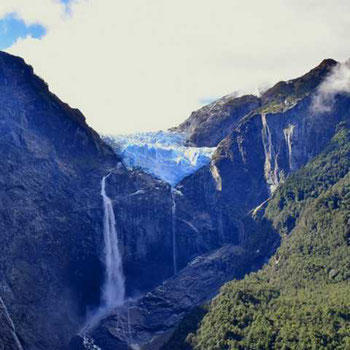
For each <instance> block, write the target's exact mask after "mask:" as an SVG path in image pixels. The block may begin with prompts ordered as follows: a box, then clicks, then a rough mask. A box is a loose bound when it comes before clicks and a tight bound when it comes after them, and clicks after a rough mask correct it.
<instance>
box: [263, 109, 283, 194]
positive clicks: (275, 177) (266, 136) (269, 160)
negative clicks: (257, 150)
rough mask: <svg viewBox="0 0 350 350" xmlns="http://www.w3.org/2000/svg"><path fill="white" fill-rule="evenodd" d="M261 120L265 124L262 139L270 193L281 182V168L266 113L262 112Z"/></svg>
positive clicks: (265, 172)
mask: <svg viewBox="0 0 350 350" xmlns="http://www.w3.org/2000/svg"><path fill="white" fill-rule="evenodd" d="M261 121H262V125H263V128H262V141H263V145H264V152H265V165H264V174H265V179H266V182H267V185H268V186H269V192H270V194H272V193H273V192H274V191H275V189H276V188H277V186H278V183H279V168H278V162H277V157H276V155H275V152H274V149H273V144H272V136H271V131H270V127H269V125H268V123H267V120H266V115H265V114H261ZM273 158H274V159H273ZM273 160H274V162H273Z"/></svg>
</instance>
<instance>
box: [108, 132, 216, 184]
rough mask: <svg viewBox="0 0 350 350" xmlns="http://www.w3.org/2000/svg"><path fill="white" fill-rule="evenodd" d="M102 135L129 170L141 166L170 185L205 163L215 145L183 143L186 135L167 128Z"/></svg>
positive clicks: (208, 159)
mask: <svg viewBox="0 0 350 350" xmlns="http://www.w3.org/2000/svg"><path fill="white" fill-rule="evenodd" d="M103 138H104V140H105V141H106V142H107V143H108V144H109V145H111V146H112V148H113V149H114V151H115V152H116V154H118V155H119V156H120V157H121V158H122V159H123V162H124V164H125V165H126V166H127V167H128V168H129V169H134V168H141V169H142V170H143V171H145V172H147V173H149V174H151V175H153V176H155V177H157V178H159V179H161V180H163V181H165V182H167V183H169V184H170V185H171V186H175V185H176V184H177V183H179V182H180V181H181V180H182V179H183V178H184V177H186V176H188V175H190V174H192V173H194V172H195V171H197V170H198V169H199V168H201V167H203V166H204V165H206V164H208V163H209V162H210V160H211V156H212V155H213V153H214V151H215V148H209V147H188V146H185V140H186V135H185V134H182V133H175V132H169V131H158V132H142V133H137V134H131V135H113V136H112V135H108V136H104V137H103Z"/></svg>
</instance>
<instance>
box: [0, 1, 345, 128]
mask: <svg viewBox="0 0 350 350" xmlns="http://www.w3.org/2000/svg"><path fill="white" fill-rule="evenodd" d="M60 1H61V2H58V0H0V30H1V27H2V29H4V31H2V34H0V35H1V36H0V47H1V48H2V49H4V48H6V47H8V46H9V45H11V42H14V41H15V40H16V39H18V38H20V37H22V38H23V37H24V39H23V40H17V41H16V42H15V44H14V45H12V46H11V47H8V48H7V49H6V51H7V52H9V53H12V54H15V55H18V56H21V57H23V58H24V59H25V60H26V62H28V63H29V64H31V65H32V66H33V67H34V70H35V72H36V73H37V74H38V75H39V76H41V77H43V78H44V79H45V80H46V81H47V83H48V84H49V86H50V89H51V90H52V91H53V92H54V93H55V94H57V95H58V96H59V97H60V98H61V99H62V100H64V101H65V102H67V103H69V104H70V105H71V106H73V107H77V108H79V109H80V110H81V111H82V112H83V113H84V115H85V116H86V118H87V121H88V123H89V124H90V125H91V126H92V127H94V128H95V129H96V130H97V131H99V132H102V133H108V134H110V133H116V134H121V133H132V132H135V131H150V130H153V131H154V130H159V129H167V128H169V127H172V126H174V125H177V124H180V123H181V122H183V120H184V119H185V118H187V117H188V116H189V115H190V114H191V112H192V111H193V110H195V109H197V108H199V107H200V106H202V105H203V104H206V103H210V102H211V101H212V100H213V99H214V98H216V97H220V96H224V95H228V94H231V93H233V92H236V93H237V94H243V93H258V92H259V91H262V90H263V89H265V88H267V87H269V86H271V85H273V84H274V83H276V82H278V81H279V80H282V79H283V80H289V79H292V78H295V77H297V76H300V75H302V74H304V73H306V72H307V71H308V70H310V69H311V68H313V67H315V66H316V65H318V64H319V63H320V62H321V61H322V60H323V59H324V58H334V59H337V60H338V61H345V60H346V59H347V58H348V57H349V55H350V44H349V43H347V42H346V40H345V41H344V38H346V37H348V36H349V35H350V17H349V13H350V1H349V0H332V1H329V0H293V1H281V0H269V1H261V0H246V1H242V0H219V1H217V2H215V1H213V0H190V1H189V0H168V1H165V0H148V1H147V0H71V1H67V0H60ZM73 3H74V4H73ZM218 3H219V4H220V5H218ZM10 13H16V17H15V18H4V17H5V16H8V15H9V14H10ZM67 14H68V15H67ZM16 18H17V20H16ZM20 19H23V21H24V22H22V21H21V20H20ZM1 24H2V25H1ZM40 25H41V27H40ZM34 37H36V38H40V40H37V39H33V38H34Z"/></svg>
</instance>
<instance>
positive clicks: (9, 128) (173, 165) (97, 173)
mask: <svg viewBox="0 0 350 350" xmlns="http://www.w3.org/2000/svg"><path fill="white" fill-rule="evenodd" d="M338 65H339V63H337V62H336V61H334V60H331V59H327V60H324V61H323V62H321V64H320V65H319V66H317V67H316V68H314V69H313V70H311V71H310V72H308V73H306V74H305V75H303V76H302V77H300V78H296V79H293V80H289V81H287V82H280V83H277V84H276V85H275V86H273V87H272V88H270V89H268V90H267V91H265V92H264V93H262V95H261V96H253V95H246V96H239V97H237V96H236V94H232V95H228V96H225V97H223V98H222V99H219V100H217V101H214V102H212V103H211V104H209V105H206V106H204V107H202V108H201V109H199V110H198V111H195V112H193V113H192V115H191V116H190V117H189V118H188V119H187V120H186V121H184V122H183V123H182V124H180V125H179V126H177V127H174V128H172V129H171V130H168V131H159V132H150V133H139V134H134V135H127V136H125V135H124V136H123V135H114V136H113V135H108V136H102V137H101V136H100V135H98V134H97V133H96V132H95V131H94V130H93V129H91V128H90V127H89V126H88V125H87V123H86V121H85V118H84V116H83V115H82V114H81V113H80V112H79V111H78V110H76V109H72V108H70V107H69V106H68V105H66V104H64V103H63V102H62V101H60V100H59V99H58V98H57V97H56V96H55V95H53V94H52V93H51V92H50V91H49V90H48V86H47V85H46V84H45V83H44V81H42V80H41V79H40V78H38V77H37V76H36V75H35V74H34V72H33V69H32V68H31V67H30V66H28V65H27V64H26V63H25V62H24V61H23V60H22V59H21V58H18V57H15V56H11V55H9V54H6V53H2V52H0V105H1V109H0V117H1V118H0V152H1V158H0V167H1V170H2V171H1V173H2V174H3V176H1V177H0V182H1V186H0V191H1V197H0V198H1V202H0V217H1V220H0V226H1V231H2V232H3V237H2V242H1V244H2V252H3V254H2V256H1V257H0V271H1V274H0V301H1V302H0V349H9V350H12V349H17V350H18V349H25V350H27V349H28V350H37V349H71V350H84V349H85V350H86V349H102V350H109V349H110V350H112V349H113V350H119V349H120V350H124V349H125V350H128V349H142V350H148V349H149V350H157V349H159V350H160V349H162V350H167V349H168V350H169V349H171V350H177V349H181V350H185V349H186V350H187V349H192V348H193V349H194V348H195V349H200V350H210V349H213V350H214V349H215V350H217V349H218V350H219V349H229V348H230V347H229V346H230V345H228V344H233V343H234V342H244V341H245V339H247V337H248V335H247V334H245V333H244V334H243V332H242V333H239V332H237V330H236V329H231V328H230V327H231V326H227V328H225V331H224V330H223V328H220V327H221V326H220V325H221V324H222V325H225V327H226V323H225V322H226V321H225V317H222V313H221V311H222V309H223V308H225V306H223V305H230V300H231V299H232V300H235V301H237V303H236V304H235V306H236V305H240V304H239V302H240V299H239V295H241V294H240V292H241V291H242V290H244V291H245V290H246V289H247V288H248V287H249V288H250V285H251V284H254V283H255V284H259V283H258V282H256V281H255V280H254V278H253V277H251V276H255V274H254V272H256V273H257V276H258V277H257V279H259V278H261V280H262V281H263V282H262V284H261V285H264V286H265V283H268V282H266V279H268V278H269V279H271V280H273V279H274V278H275V279H276V278H277V277H271V276H279V274H280V273H281V274H282V273H283V271H284V270H281V271H282V272H279V270H278V271H277V270H276V271H277V272H276V271H275V270H274V268H276V269H279V266H281V269H282V267H283V268H285V269H286V271H289V272H290V273H289V275H290V276H292V275H293V272H291V271H293V269H292V268H290V270H288V269H289V267H288V266H289V265H288V261H289V260H288V258H287V256H288V257H289V256H291V257H292V258H293V257H294V256H298V257H299V255H300V254H301V253H300V252H303V253H305V251H307V252H308V253H305V254H306V255H305V257H304V259H305V261H309V260H308V259H309V256H308V255H307V254H311V253H312V252H313V248H312V247H313V246H315V247H318V246H317V244H318V243H317V242H318V241H317V237H318V236H317V235H316V238H315V237H313V236H312V237H310V238H308V239H309V240H310V242H311V243H310V244H309V245H307V244H306V243H305V242H304V241H302V238H300V237H304V236H305V235H306V233H305V235H304V236H303V235H302V234H301V231H302V230H303V229H305V227H308V228H309V231H307V232H313V230H317V229H318V227H319V226H320V225H321V224H320V223H319V224H311V223H310V222H309V221H308V220H312V218H313V215H314V212H320V213H321V212H322V210H321V209H320V206H321V204H320V203H319V202H317V201H321V199H322V198H326V197H324V196H326V194H327V195H329V193H330V192H327V191H333V192H332V193H333V194H332V199H327V200H326V199H324V200H325V201H326V202H327V205H328V206H329V207H331V208H333V209H334V210H338V209H339V211H337V212H336V214H337V215H340V209H341V210H344V213H342V214H341V215H342V216H341V217H340V216H339V219H337V220H338V221H336V222H335V221H334V223H333V224H334V225H338V224H339V225H343V226H341V227H342V228H341V230H340V229H339V228H338V231H337V232H344V234H343V233H342V234H341V235H339V240H338V241H337V244H336V245H335V246H336V247H338V248H339V249H340V250H339V251H337V252H338V253H337V254H338V255H339V256H342V257H344V259H343V260H344V263H342V264H346V263H347V260H346V259H347V258H346V256H347V253H348V252H349V244H348V239H349V238H348V231H347V230H348V228H349V221H348V220H346V219H345V218H346V217H347V215H348V211H347V209H346V210H345V209H343V208H344V205H345V204H344V203H347V202H346V198H347V197H346V193H347V191H346V188H347V187H346V184H347V182H346V181H347V177H348V171H349V168H348V159H349V154H348V153H347V152H348V148H347V147H348V145H349V142H348V129H349V122H350V97H349V95H348V94H347V93H346V92H341V93H336V94H335V95H334V99H333V100H332V103H333V105H332V108H331V109H330V110H327V111H323V112H316V111H314V110H313V109H312V105H313V101H314V98H315V96H318V94H319V92H320V86H322V84H323V82H324V81H325V79H326V78H327V79H329V77H330V76H331V75H332V72H333V71H334V69H335V67H338ZM328 164H331V166H329V167H328ZM332 167H333V169H336V172H335V171H334V172H332V171H331V169H332ZM311 175H312V176H315V178H313V177H312V176H311ZM326 175H327V176H331V175H332V176H331V178H328V177H327V176H326ZM310 179H313V182H312V183H311V184H309V182H308V181H311V180H310ZM332 186H336V187H332ZM327 198H328V197H327ZM342 203H343V204H342ZM346 205H347V204H346ZM311 207H312V208H311ZM304 208H305V209H304ZM310 208H311V209H312V210H311V209H310ZM316 209H317V210H316ZM333 209H332V210H333ZM303 210H305V212H304V211H303ZM308 212H309V215H307V213H308ZM305 213H306V214H305ZM320 215H321V214H320ZM320 222H321V221H320ZM340 222H341V224H340ZM327 227H328V226H327ZM337 227H338V226H337ZM327 230H328V228H327ZM303 232H304V231H303ZM317 232H318V231H317ZM327 232H328V231H327ZM330 232H333V231H332V230H330ZM340 236H341V237H340ZM286 237H292V238H291V239H287V238H286ZM293 237H296V238H293ZM329 237H333V236H332V235H331V234H329ZM294 239H295V240H298V239H299V240H300V242H301V243H300V247H299V248H300V249H299V248H298V249H299V250H298V249H297V248H295V250H294V248H293V247H289V246H288V244H289V243H286V242H293V240H294ZM337 239H338V238H337ZM313 242H315V244H314V243H313ZM324 242H328V240H327V239H325V240H324ZM322 244H323V243H322ZM324 244H325V245H324V246H322V249H323V250H322V249H321V248H320V250H322V251H327V252H329V254H328V255H329V256H333V255H332V254H333V253H332V251H333V249H335V248H334V247H333V246H332V247H330V246H327V245H326V243H324ZM286 245H287V246H286ZM338 248H337V249H338ZM288 249H289V250H290V251H291V254H289V255H288V254H287V253H285V251H289V250H288ZM315 249H316V248H315ZM276 251H277V253H276ZM298 251H299V253H300V254H299V253H298ZM298 254H299V255H298ZM332 259H333V258H332ZM332 259H330V260H327V259H326V258H324V260H322V262H320V263H319V264H322V266H324V267H322V268H320V270H322V271H327V273H326V275H327V278H326V277H325V281H328V280H329V279H331V281H332V283H333V282H334V283H340V284H342V283H344V284H345V283H346V282H347V281H348V278H349V275H348V274H347V272H346V270H347V269H346V267H344V266H345V265H344V266H343V265H341V263H340V262H339V261H337V264H335V260H334V259H333V260H332ZM300 264H301V263H300ZM313 264H316V263H315V261H312V264H311V265H310V266H314V265H313ZM266 266H267V267H266ZM269 266H270V267H269ZM298 266H301V265H298ZM317 266H318V265H317ZM310 268H311V267H310ZM261 269H262V270H261ZM269 269H270V270H269ZM300 269H301V270H302V271H304V270H303V269H302V268H300ZM333 270H334V272H332V273H331V271H333ZM257 271H259V272H257ZM261 271H262V272H261ZM265 271H267V272H265ZM271 271H272V272H271ZM260 274H262V275H260ZM248 275H249V276H248ZM265 275H268V276H269V277H265ZM300 275H302V274H301V273H300ZM329 275H331V276H333V275H334V277H331V278H329V277H328V276H329ZM245 276H248V277H246V278H245ZM315 276H316V275H315ZM244 278H245V279H244ZM249 278H250V279H249ZM242 279H243V281H240V282H237V283H238V284H237V285H238V286H241V288H242V290H240V289H239V287H236V284H234V283H235V282H230V281H232V280H242ZM252 279H253V280H252ZM228 282H230V283H228ZM226 283H228V284H226ZM239 283H241V284H239ZM276 283H277V282H276ZM281 283H282V282H281ZM325 283H326V282H325ZM327 283H328V282H327ZM224 285H225V286H224ZM247 285H248V287H246V286H247ZM286 285H288V283H287V282H286ZM222 286H224V287H223V289H222V290H221V292H220V288H221V287H222ZM232 286H233V287H232ZM235 288H238V289H237V290H236V289H235ZM249 288H248V289H249ZM327 288H328V287H327ZM269 293H270V292H269ZM271 293H272V297H271V298H272V299H273V298H275V294H276V293H280V291H279V289H278V288H277V287H276V292H275V290H274V291H272V292H271ZM281 293H282V292H281ZM227 295H229V296H230V297H227ZM261 295H265V294H264V292H262V293H261V294H259V298H260V296H261ZM226 297H227V299H225V298H226ZM255 297H256V296H255V295H254V298H255ZM213 298H214V301H213V302H212V304H210V305H212V306H210V308H209V313H208V314H207V316H204V314H206V313H207V311H203V312H202V311H198V310H201V307H202V305H205V304H206V303H208V302H210V301H211V300H212V299H213ZM256 298H257V300H258V299H259V298H258V297H256ZM222 300H224V301H223V302H222V303H223V304H220V303H221V301H222ZM249 300H250V299H249ZM259 300H260V299H259ZM259 302H260V301H259ZM243 304H244V303H243ZM217 305H219V306H217ZM235 306H228V309H230V307H232V308H234V307H235ZM345 306H346V307H348V304H346V305H345ZM243 309H244V306H242V310H243ZM223 313H224V314H225V315H226V316H227V317H231V316H232V315H231V314H230V312H229V310H225V312H224V311H223ZM203 317H204V318H203ZM215 317H216V318H215ZM271 317H272V316H271ZM193 319H198V322H199V323H200V324H201V325H202V326H200V325H199V323H198V322H197V323H196V322H194V321H192V320H193ZM252 319H254V317H253V316H252ZM218 320H220V322H221V323H220V324H219V323H218V322H219V321H218ZM249 322H251V321H249ZM252 322H253V321H252ZM232 324H234V321H232ZM253 324H254V323H253ZM339 324H342V323H339ZM184 325H185V326H184ZM249 325H250V323H249ZM201 327H207V328H201ZM341 327H343V326H341ZM344 327H346V325H345V326H344ZM208 329H210V330H213V332H214V333H215V332H216V333H215V334H212V333H210V332H209V331H208ZM226 329H231V330H230V331H229V330H227V332H226ZM242 329H245V328H244V327H243V328H242ZM208 332H209V333H208ZM252 332H253V331H252ZM253 333H254V332H253ZM208 334H209V335H208ZM344 334H345V331H344ZM220 337H221V338H220ZM185 338H187V340H188V341H185ZM262 338H263V337H262ZM191 339H192V342H191V341H190V340H191ZM210 339H213V341H212V342H211V340H210ZM214 339H215V342H214ZM230 342H231V343H230ZM344 342H345V340H343V338H341V339H340V340H339V344H345V343H344ZM214 343H215V344H214ZM218 344H219V345H218ZM220 344H221V345H220ZM254 344H255V343H254ZM256 344H258V343H256ZM238 345H240V346H241V344H238ZM238 345H237V343H234V346H238ZM232 346H233V345H232ZM242 346H243V347H242V349H244V348H247V347H244V346H246V345H242ZM337 346H338V345H337ZM233 348H234V347H232V349H233ZM270 348H274V347H273V346H272V345H271V347H270ZM277 348H278V347H277ZM320 348H321V347H320ZM334 348H337V347H334ZM339 348H340V347H339ZM254 349H255V348H254Z"/></svg>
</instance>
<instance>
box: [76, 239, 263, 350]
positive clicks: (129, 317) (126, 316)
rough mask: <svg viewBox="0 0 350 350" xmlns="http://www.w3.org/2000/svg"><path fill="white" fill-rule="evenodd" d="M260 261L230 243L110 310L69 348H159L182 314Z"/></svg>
mask: <svg viewBox="0 0 350 350" xmlns="http://www.w3.org/2000/svg"><path fill="white" fill-rule="evenodd" d="M261 260H264V256H262V255H261V254H257V253H255V254H254V253H251V252H248V251H245V250H243V249H242V248H240V247H237V246H232V245H227V246H224V247H222V248H220V249H218V250H216V251H214V252H211V253H208V254H206V255H204V256H200V257H197V258H196V259H195V260H194V261H192V262H191V263H190V264H188V266H186V267H185V268H184V269H183V270H182V271H181V272H180V273H179V274H178V275H176V276H174V277H172V278H170V279H168V280H167V281H165V282H164V283H163V284H161V285H160V286H159V287H157V288H156V289H154V290H153V291H151V292H149V293H147V294H146V295H145V296H144V297H142V298H141V299H139V300H137V301H135V302H129V303H127V304H126V305H125V306H124V307H122V308H120V309H117V310H115V311H114V312H113V313H112V314H111V316H109V317H107V318H106V319H104V320H103V321H102V322H101V324H100V325H99V326H98V327H97V328H96V329H94V330H92V331H91V332H90V333H89V334H88V335H86V336H85V338H83V337H76V338H75V339H74V340H73V341H72V342H71V347H70V348H71V349H72V350H76V349H89V348H91V344H94V345H95V346H97V347H99V348H101V349H105V350H109V349H110V350H112V349H113V350H124V349H144V350H146V349H147V350H156V349H159V348H160V347H161V346H162V345H163V344H164V343H165V342H166V341H167V339H168V338H169V337H170V336H171V334H172V332H173V330H174V328H175V327H176V325H177V324H178V323H179V322H180V321H181V319H182V318H183V316H184V315H185V314H186V313H187V312H189V311H190V310H192V309H193V308H194V307H195V306H197V305H201V304H203V303H204V302H206V301H208V300H210V299H211V298H213V297H214V296H215V295H216V294H217V292H218V290H219V288H220V286H221V285H223V284H224V283H225V282H227V281H229V280H232V279H233V278H242V277H243V276H244V274H245V273H246V272H247V266H249V270H250V271H251V270H254V269H256V268H258V267H259V266H260V265H261ZM84 342H85V345H84Z"/></svg>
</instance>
